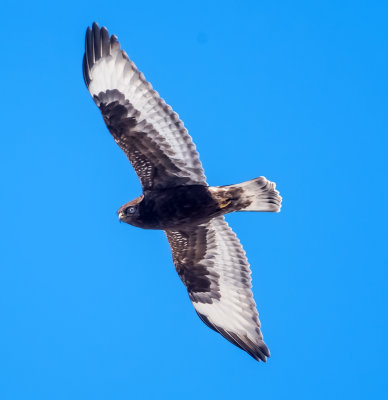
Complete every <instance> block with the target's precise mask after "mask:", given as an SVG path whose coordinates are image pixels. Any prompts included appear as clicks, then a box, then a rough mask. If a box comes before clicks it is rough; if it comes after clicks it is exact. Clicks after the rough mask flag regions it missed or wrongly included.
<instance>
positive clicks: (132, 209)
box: [117, 195, 144, 225]
mask: <svg viewBox="0 0 388 400" xmlns="http://www.w3.org/2000/svg"><path fill="white" fill-rule="evenodd" d="M143 198H144V195H141V196H139V197H138V198H136V199H135V200H132V201H130V202H129V203H127V204H124V205H123V206H121V207H120V208H119V210H118V211H117V214H118V216H119V220H120V221H123V222H126V223H127V224H130V225H136V222H135V221H136V219H137V218H138V217H139V204H140V203H141V202H142V201H143Z"/></svg>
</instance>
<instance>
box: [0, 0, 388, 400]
mask: <svg viewBox="0 0 388 400" xmlns="http://www.w3.org/2000/svg"><path fill="white" fill-rule="evenodd" d="M1 17H2V18H1V24H0V37H1V39H0V54H1V56H0V57H1V63H0V72H1V100H0V103H1V122H2V128H1V133H0V140H1V143H0V164H1V168H0V176H1V180H0V181H1V187H0V191H1V196H0V213H1V225H0V226H1V231H0V247H1V251H0V263H1V268H0V398H1V399H2V400H14V399H24V400H26V399H28V400H30V399H39V400H45V399H50V400H52V399H55V400H56V399H58V400H59V399H61V400H62V399H66V400H67V399H77V400H78V399H83V400H84V399H93V400H99V399H115V400H121V399H198V398H200V399H242V398H244V399H248V398H249V399H285V398H287V399H298V400H301V399H352V400H354V399H367V398H368V399H383V398H387V396H388V383H387V382H388V376H387V375H388V373H387V365H386V363H387V357H388V351H387V344H386V342H387V325H388V321H387V306H388V302H387V272H386V268H387V237H386V233H387V228H386V226H387V218H386V217H387V212H386V203H387V172H388V171H387V165H386V158H387V133H388V129H387V128H388V127H387V125H388V124H387V106H388V100H387V90H388V80H387V72H388V65H387V64H388V59H387V54H388V52H387V47H388V46H387V37H388V25H387V18H388V5H387V2H386V1H354V0H352V1H350V0H349V1H327V0H324V1H274V2H268V1H267V2H262V1H225V0H224V1H222V2H221V1H219V2H210V1H198V0H196V1H195V2H194V1H193V2H169V1H144V2H139V1H137V2H132V1H129V0H126V1H120V2H117V1H111V2H108V1H99V0H95V1H73V0H69V1H66V2H60V3H58V4H57V3H56V2H53V1H50V2H39V1H38V2H24V1H18V2H13V1H5V2H3V3H2V6H1ZM95 20H96V21H97V22H98V23H99V24H100V25H105V26H107V27H108V29H109V31H110V32H111V33H115V34H117V35H118V37H119V39H120V41H121V44H122V46H123V48H125V50H126V51H127V53H128V54H129V56H130V57H131V58H132V59H133V60H134V62H135V63H136V65H137V66H138V67H139V68H140V70H141V71H143V72H144V74H145V76H146V77H147V79H148V80H150V81H151V82H152V84H153V86H154V87H155V89H156V90H158V91H159V93H160V94H161V95H162V97H164V98H165V100H166V101H167V102H168V103H169V104H170V105H171V106H172V107H173V108H174V109H175V110H176V111H177V112H178V113H179V115H180V116H181V118H182V119H183V121H184V122H185V125H186V127H187V128H188V130H189V132H190V133H191V135H192V136H193V139H194V141H195V143H196V145H197V148H198V150H199V152H200V155H201V160H202V162H203V165H204V167H205V171H206V175H207V177H208V182H209V184H211V185H222V184H230V183H236V182H240V181H244V180H247V179H250V178H253V177H256V176H260V175H265V176H266V177H267V178H268V179H270V180H273V181H275V182H276V183H277V187H278V189H279V190H280V193H281V195H282V196H283V208H282V212H281V213H280V214H265V213H240V214H234V215H230V216H229V217H228V218H227V219H228V221H229V223H230V224H231V226H232V227H233V229H234V230H235V231H236V233H237V234H238V236H239V238H240V239H241V241H242V243H243V245H244V248H245V250H246V251H247V254H248V258H249V260H250V263H251V265H252V271H253V284H254V287H253V291H254V296H255V299H256V302H257V305H258V309H259V313H260V317H261V321H262V329H263V333H264V337H265V340H266V343H267V344H268V346H269V348H270V350H271V353H272V357H271V358H270V359H269V361H268V362H267V363H266V364H264V363H257V362H256V361H254V360H253V359H252V358H250V357H249V356H248V355H247V354H246V353H244V352H242V351H241V350H239V349H238V348H236V347H234V346H233V345H231V344H230V343H229V342H227V341H226V340H224V339H223V338H222V337H221V336H220V335H217V334H216V333H214V332H213V331H211V330H210V329H209V328H207V327H206V326H205V325H204V324H203V323H202V322H201V321H200V320H199V318H198V317H197V316H196V314H195V312H194V310H193V308H192V306H191V303H190V301H189V298H188V296H187V294H186V291H185V288H184V286H183V285H182V283H181V282H180V280H179V278H178V276H177V274H176V272H175V269H174V267H173V264H172V260H171V253H170V250H169V247H168V244H167V240H166V238H165V237H164V234H163V233H161V232H158V231H142V230H140V229H136V228H133V227H130V226H128V225H126V224H120V223H119V221H118V218H117V215H116V210H117V209H118V208H119V207H120V206H121V205H122V204H123V203H125V202H127V201H129V200H131V199H133V198H135V197H137V196H138V195H139V194H140V190H141V189H140V184H139V182H138V180H137V178H136V175H135V173H134V172H133V170H132V168H131V166H130V164H129V162H128V161H127V160H126V158H125V156H124V154H123V153H122V152H121V151H120V149H119V148H118V147H117V146H116V145H115V143H114V141H113V140H112V138H111V137H110V135H109V133H108V131H107V129H106V127H105V125H104V123H103V120H102V118H101V115H100V113H99V110H98V109H97V107H96V106H95V105H94V103H93V101H92V99H91V98H90V96H89V93H88V92H87V90H86V87H85V85H84V82H83V78H82V69H81V62H82V56H83V51H84V33H85V30H86V27H87V26H88V25H90V24H91V23H92V22H93V21H95Z"/></svg>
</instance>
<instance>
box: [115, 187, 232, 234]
mask: <svg viewBox="0 0 388 400" xmlns="http://www.w3.org/2000/svg"><path fill="white" fill-rule="evenodd" d="M226 204H227V203H225V205H226ZM222 205H223V204H222V202H220V201H219V200H218V199H215V198H214V197H213V196H212V193H211V192H210V190H209V187H208V186H203V185H190V186H178V187H174V188H168V189H161V190H146V191H144V194H143V196H141V197H139V198H138V199H136V200H133V201H131V202H129V203H127V204H125V205H124V206H122V207H121V208H120V210H119V211H118V213H119V218H120V220H122V221H124V222H126V223H128V224H130V225H133V226H137V227H139V228H143V229H163V230H165V229H177V228H179V227H181V226H187V225H198V224H201V223H204V222H207V221H209V220H210V219H211V218H214V217H216V216H219V215H222V214H225V212H228V211H227V210H226V209H225V208H223V207H222ZM131 207H134V208H135V211H134V212H132V213H130V212H129V211H128V210H129V209H130V208H131ZM132 211H133V210H132Z"/></svg>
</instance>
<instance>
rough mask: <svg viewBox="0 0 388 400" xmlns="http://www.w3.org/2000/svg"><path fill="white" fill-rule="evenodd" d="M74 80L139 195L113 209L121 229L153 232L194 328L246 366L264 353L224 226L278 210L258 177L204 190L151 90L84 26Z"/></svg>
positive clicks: (182, 136)
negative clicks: (167, 250) (246, 358)
mask: <svg viewBox="0 0 388 400" xmlns="http://www.w3.org/2000/svg"><path fill="white" fill-rule="evenodd" d="M83 74H84V79H85V83H86V86H87V87H88V89H89V92H90V94H91V95H92V97H93V100H94V102H95V103H96V104H97V106H98V107H99V109H100V111H101V113H102V116H103V118H104V121H105V123H106V125H107V127H108V129H109V132H110V133H111V134H112V136H113V138H114V140H115V141H116V143H117V144H118V145H119V146H120V147H121V149H122V150H123V151H124V153H125V154H126V156H127V157H128V159H129V161H130V162H131V164H132V166H133V168H134V169H135V171H136V174H137V175H138V177H139V179H140V181H141V184H142V188H143V194H142V195H141V196H140V197H138V198H137V199H135V200H132V201H130V202H129V203H127V204H125V205H123V206H122V207H121V208H120V209H119V211H118V215H119V218H120V220H121V221H124V222H126V223H128V224H131V225H134V226H137V227H139V228H144V229H162V230H164V231H165V232H166V235H167V238H168V241H169V243H170V246H171V251H172V257H173V261H174V264H175V267H176V270H177V272H178V275H179V277H180V278H181V280H182V282H183V283H184V284H185V286H186V288H187V291H188V293H189V296H190V299H191V301H192V303H193V305H194V308H195V310H196V312H197V314H198V315H199V317H200V318H201V319H202V321H203V322H204V323H205V324H206V325H208V326H209V327H210V328H212V329H214V330H215V331H216V332H219V333H220V334H221V335H222V336H224V337H225V338H226V339H227V340H229V341H230V342H232V343H233V344H235V345H236V346H238V347H240V348H241V349H243V350H245V351H246V352H247V353H249V354H250V355H251V356H252V357H253V358H255V359H256V360H258V361H259V360H263V361H266V357H269V351H268V348H267V346H266V345H265V343H264V341H263V336H262V334H261V331H260V321H259V318H258V313H257V310H256V305H255V302H254V300H253V296H252V291H251V277H250V275H251V271H250V269H249V264H248V261H247V258H246V256H245V252H244V250H243V249H242V247H241V245H240V242H239V240H238V239H237V237H236V235H235V234H234V233H233V231H232V229H230V227H229V226H228V224H227V223H226V222H225V220H224V214H227V213H230V212H233V211H273V212H277V211H279V210H280V205H281V197H280V196H279V193H278V191H277V190H275V184H274V183H272V182H270V181H268V180H267V179H265V178H264V177H259V178H256V179H253V180H251V181H248V182H244V183H240V184H236V185H230V186H217V187H211V186H208V185H207V183H206V178H205V175H204V172H203V169H202V166H201V163H200V161H199V157H198V153H197V151H196V149H195V146H194V144H193V142H192V140H191V137H190V136H189V134H188V133H187V130H186V129H185V128H184V126H183V123H182V121H181V120H180V119H179V117H178V115H177V114H176V113H175V112H174V111H173V110H172V109H171V107H170V106H168V105H167V104H166V103H165V102H164V100H163V99H162V98H161V97H160V96H159V94H158V93H157V92H155V91H154V90H153V89H152V86H151V84H150V83H148V82H147V81H146V80H145V78H144V75H143V74H142V73H141V72H139V71H138V69H137V68H136V66H135V64H134V63H133V62H132V61H131V60H130V59H129V58H128V56H127V54H126V53H125V52H124V51H123V50H121V49H120V44H119V42H118V41H117V37H116V36H114V35H112V36H109V33H108V31H107V30H106V29H105V28H101V29H100V28H99V26H98V25H97V24H96V23H94V24H93V27H92V29H90V28H88V29H87V32H86V45H85V55H84V59H83Z"/></svg>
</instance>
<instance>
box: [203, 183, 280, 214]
mask: <svg viewBox="0 0 388 400" xmlns="http://www.w3.org/2000/svg"><path fill="white" fill-rule="evenodd" d="M275 187H276V185H275V183H274V182H270V181H268V180H267V179H265V178H264V176H260V177H258V178H255V179H252V180H250V181H246V182H243V183H238V184H237V185H228V186H217V187H214V188H211V191H212V194H213V196H215V197H217V199H218V201H219V204H220V206H221V207H225V208H226V209H225V211H227V212H231V211H269V212H279V211H280V208H281V204H282V197H281V196H280V195H279V192H278V191H277V190H276V189H275Z"/></svg>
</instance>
